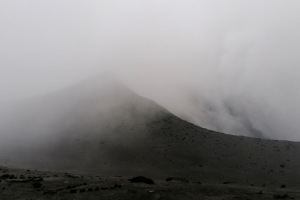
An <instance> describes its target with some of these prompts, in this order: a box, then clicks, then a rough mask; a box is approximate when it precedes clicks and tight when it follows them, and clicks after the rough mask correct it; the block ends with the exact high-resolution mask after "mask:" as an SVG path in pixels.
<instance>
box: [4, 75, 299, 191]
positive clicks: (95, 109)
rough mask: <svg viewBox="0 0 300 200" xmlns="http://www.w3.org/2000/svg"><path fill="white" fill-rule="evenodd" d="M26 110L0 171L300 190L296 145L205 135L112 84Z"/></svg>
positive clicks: (89, 85)
mask: <svg viewBox="0 0 300 200" xmlns="http://www.w3.org/2000/svg"><path fill="white" fill-rule="evenodd" d="M25 105H26V106H24V105H22V106H19V108H16V110H15V111H14V112H11V114H10V115H11V116H12V118H13V120H10V123H7V124H6V125H5V126H4V125H3V126H2V129H3V130H2V132H6V133H9V134H10V135H9V136H8V135H6V136H3V138H5V140H1V155H0V161H1V162H2V163H1V164H5V165H14V166H17V167H20V166H22V167H25V166H26V167H31V168H37V169H48V170H76V171H85V172H97V173H103V174H111V175H149V176H151V177H160V178H166V177H170V176H171V177H172V176H176V177H185V178H188V179H190V180H194V181H203V182H216V183H223V182H231V183H237V184H246V185H251V184H254V185H257V186H262V185H266V186H267V187H268V186H272V187H273V186H278V187H280V186H281V185H287V186H288V187H294V188H298V187H300V181H299V180H300V172H299V170H298V169H299V167H300V157H299V156H300V145H299V143H295V142H288V141H272V140H263V139H255V138H247V137H239V136H231V135H226V134H222V133H217V132H214V131H210V130H207V129H203V128H201V127H198V126H195V125H193V124H190V123H188V122H186V121H184V120H182V119H180V118H178V117H176V116H174V115H173V114H171V113H170V112H168V111H167V110H166V109H164V108H163V107H161V106H159V105H158V104H156V103H155V102H153V101H151V100H148V99H145V98H143V97H140V96H138V95H137V94H135V93H134V92H132V91H131V90H129V89H128V88H126V87H124V86H122V85H121V84H119V83H117V82H115V81H112V80H110V79H104V80H97V79H94V80H90V81H86V82H84V83H80V84H78V85H75V86H73V87H70V88H66V89H65V90H62V91H58V92H56V93H52V94H49V95H45V96H43V97H41V98H39V99H35V100H34V101H31V102H29V103H26V104H25ZM16 116H17V117H16ZM13 125H14V126H13Z"/></svg>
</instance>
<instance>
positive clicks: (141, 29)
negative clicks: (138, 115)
mask: <svg viewBox="0 0 300 200" xmlns="http://www.w3.org/2000/svg"><path fill="white" fill-rule="evenodd" d="M299 10H300V2H299V1H296V0H294V1H292V0H290V1H280V0H264V1H247V2H246V1H230V0H226V1H225V0H224V1H217V0H207V1H204V0H203V1H196V0H181V1H179V0H148V1H146V0H127V1H121V0H119V1H117V0H110V1H96V0H95V1H92V0H90V1H77V0H63V1H62V0H51V1H50V0H48V1H47V0H43V1H41V0H2V1H0V33H1V35H0V70H1V73H0V91H1V100H0V103H1V104H0V105H2V109H3V108H4V105H5V106H6V104H7V103H8V102H15V101H22V100H23V99H27V98H32V97H35V96H39V95H41V94H46V93H49V92H52V91H56V90H59V89H60V88H64V87H66V86H69V85H72V84H73V83H76V82H78V81H81V80H84V79H87V78H89V77H91V76H94V75H95V74H114V76H116V77H118V79H120V80H122V81H123V82H124V83H125V84H126V85H128V86H129V87H130V88H132V89H133V90H135V91H136V92H137V93H139V94H141V95H143V96H145V97H147V98H150V99H153V100H155V101H156V102H158V103H159V104H161V105H162V106H164V107H166V108H167V109H169V110H170V111H171V112H173V113H175V114H176V115H178V116H179V117H182V118H184V119H186V120H188V121H191V122H193V123H195V124H197V125H200V126H202V127H206V128H210V129H213V130H217V131H221V132H225V133H229V134H236V135H248V136H255V137H263V138H271V139H284V140H297V141H299V140H300V127H299V125H298V123H299V119H298V116H299V115H300V106H299V102H300V88H299V87H300V68H299V63H300V57H299V53H300V39H299V35H300V24H299V18H300V13H299Z"/></svg>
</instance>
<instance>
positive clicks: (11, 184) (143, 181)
mask: <svg viewBox="0 0 300 200" xmlns="http://www.w3.org/2000/svg"><path fill="white" fill-rule="evenodd" d="M0 180H1V182H0V199H1V200H11V199H22V200H23V199H24V200H33V199H40V200H42V199H53V200H54V199H65V200H67V199H84V200H88V199H101V200H103V199H110V200H112V199H119V200H121V199H122V200H127V199H128V200H129V199H145V200H147V199H149V200H150V199H151V200H152V199H176V200H178V199H189V200H191V199H204V200H205V199H210V200H232V199H237V200H238V199H239V200H252V199H253V200H257V199H300V192H299V191H296V190H293V189H290V188H285V187H284V186H282V188H278V189H271V188H267V187H263V186H261V187H255V186H242V185H237V184H235V183H230V182H223V183H219V184H209V183H205V182H193V181H190V180H188V179H186V178H183V177H166V179H164V180H163V179H162V180H152V179H151V178H146V177H141V176H140V177H139V176H138V177H123V176H110V177H107V176H105V175H101V174H93V175H87V174H85V175H83V174H79V175H78V174H76V175H75V174H71V173H62V172H42V171H35V170H24V169H9V168H5V167H1V170H0Z"/></svg>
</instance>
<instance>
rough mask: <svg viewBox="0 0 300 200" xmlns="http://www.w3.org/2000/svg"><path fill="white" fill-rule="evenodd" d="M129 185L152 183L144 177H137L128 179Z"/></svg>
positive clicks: (152, 182)
mask: <svg viewBox="0 0 300 200" xmlns="http://www.w3.org/2000/svg"><path fill="white" fill-rule="evenodd" d="M128 181H130V182H131V183H145V184H150V185H152V184H154V181H153V180H152V179H150V178H147V177H144V176H137V177H133V178H131V179H128Z"/></svg>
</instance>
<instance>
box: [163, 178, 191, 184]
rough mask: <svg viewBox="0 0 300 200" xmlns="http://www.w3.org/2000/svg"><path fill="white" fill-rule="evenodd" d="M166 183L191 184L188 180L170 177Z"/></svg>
mask: <svg viewBox="0 0 300 200" xmlns="http://www.w3.org/2000/svg"><path fill="white" fill-rule="evenodd" d="M166 181H167V182H169V181H179V182H182V183H188V182H189V181H188V180H187V179H186V178H176V177H168V178H166Z"/></svg>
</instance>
